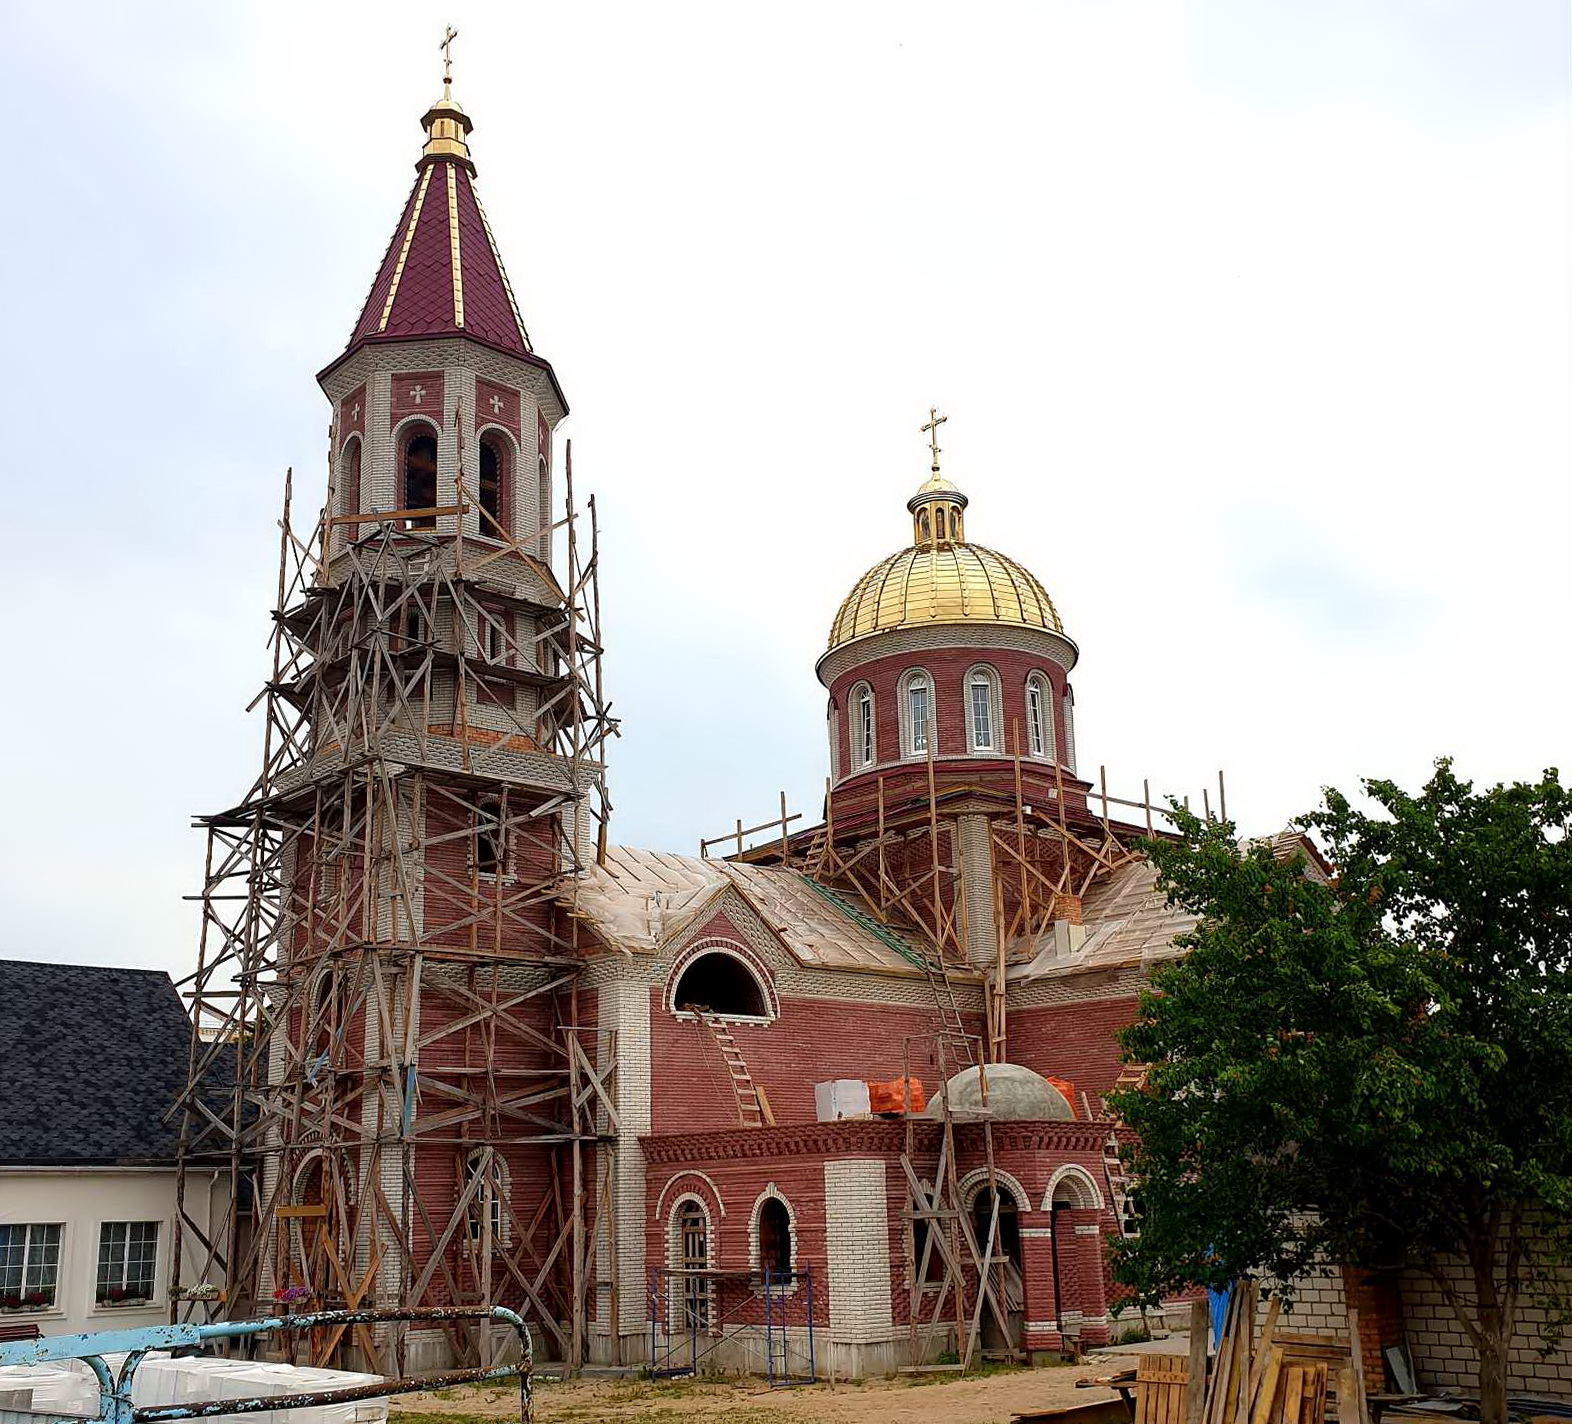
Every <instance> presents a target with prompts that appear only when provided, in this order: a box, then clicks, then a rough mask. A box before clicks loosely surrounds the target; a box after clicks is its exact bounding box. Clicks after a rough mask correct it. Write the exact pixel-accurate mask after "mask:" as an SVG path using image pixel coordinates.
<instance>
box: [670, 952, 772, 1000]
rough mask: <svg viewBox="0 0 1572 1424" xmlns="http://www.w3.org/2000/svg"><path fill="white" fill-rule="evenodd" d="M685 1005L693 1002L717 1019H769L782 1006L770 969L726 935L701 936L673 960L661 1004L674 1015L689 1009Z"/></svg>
mask: <svg viewBox="0 0 1572 1424" xmlns="http://www.w3.org/2000/svg"><path fill="white" fill-rule="evenodd" d="M706 996H707V997H706ZM684 1004H697V1005H699V1006H700V1007H702V1008H706V1009H709V1010H711V1011H712V1012H713V1013H715V1014H718V1015H719V1016H720V1017H722V1018H758V1019H773V1018H776V1017H777V1016H778V1015H779V1014H780V1011H781V1006H780V999H779V997H778V996H777V995H776V993H775V985H774V983H773V981H772V979H771V976H770V971H769V969H768V968H767V967H766V966H765V965H764V964H763V963H762V962H761V961H760V959H759V957H758V956H757V955H756V954H754V953H752V951H750V950H748V949H747V948H745V947H744V946H743V945H741V944H738V943H737V941H736V940H730V939H713V938H712V939H703V940H700V941H699V942H698V943H697V944H692V945H689V946H688V948H687V949H685V950H684V951H683V952H682V953H681V954H680V955H679V956H678V957H677V959H676V961H675V962H674V963H673V964H672V967H671V973H670V975H669V976H668V977H667V980H666V1009H667V1011H668V1012H669V1013H674V1014H678V1013H688V1012H691V1010H689V1009H684V1008H683V1005H684Z"/></svg>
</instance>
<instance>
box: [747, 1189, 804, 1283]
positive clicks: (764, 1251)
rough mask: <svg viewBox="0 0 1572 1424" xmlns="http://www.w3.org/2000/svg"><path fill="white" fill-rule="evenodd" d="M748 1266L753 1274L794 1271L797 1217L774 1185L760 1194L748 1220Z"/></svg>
mask: <svg viewBox="0 0 1572 1424" xmlns="http://www.w3.org/2000/svg"><path fill="white" fill-rule="evenodd" d="M748 1265H749V1266H751V1267H752V1268H753V1269H754V1270H755V1271H764V1270H766V1269H768V1270H772V1271H793V1270H796V1268H797V1213H796V1212H794V1211H793V1210H792V1209H791V1203H790V1202H789V1201H787V1199H786V1196H785V1194H784V1193H783V1192H782V1191H781V1189H780V1188H779V1187H777V1186H776V1185H775V1183H774V1182H771V1183H770V1184H769V1185H768V1186H767V1187H765V1189H764V1190H763V1191H762V1192H760V1193H759V1195H758V1199H757V1200H756V1201H755V1202H754V1203H753V1212H752V1214H751V1215H750V1216H749V1218H748Z"/></svg>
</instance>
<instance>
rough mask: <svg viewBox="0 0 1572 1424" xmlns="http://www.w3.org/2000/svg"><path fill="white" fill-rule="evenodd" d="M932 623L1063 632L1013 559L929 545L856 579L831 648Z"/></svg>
mask: <svg viewBox="0 0 1572 1424" xmlns="http://www.w3.org/2000/svg"><path fill="white" fill-rule="evenodd" d="M938 623H1005V624H1013V625H1015V626H1017V627H1024V628H1045V629H1047V630H1048V631H1049V632H1051V633H1059V634H1063V632H1064V628H1063V625H1061V624H1060V622H1059V614H1058V613H1057V612H1056V611H1055V609H1054V606H1053V600H1052V599H1050V598H1049V597H1048V594H1047V592H1046V591H1045V590H1044V588H1043V586H1042V585H1041V584H1040V583H1038V581H1037V579H1036V578H1035V577H1034V576H1033V575H1032V574H1031V573H1029V572H1028V571H1027V570H1026V569H1023V568H1022V567H1021V566H1020V565H1019V564H1018V563H1016V562H1015V560H1014V559H1007V558H1005V556H1004V555H1003V554H996V553H995V552H994V551H993V550H992V549H985V548H983V547H982V545H981V544H946V545H941V546H934V545H930V546H928V547H927V548H916V547H913V548H909V549H902V550H901V551H900V552H899V553H896V554H891V555H890V557H889V558H887V559H884V560H882V561H880V562H879V563H877V564H875V565H874V566H873V567H872V568H871V569H869V570H868V572H867V573H865V574H864V575H863V576H862V577H861V578H860V579H858V580H857V585H856V587H855V588H853V589H852V591H851V592H850V593H849V594H847V595H846V601H845V602H844V603H842V604H841V607H840V612H839V613H837V614H836V615H835V622H834V623H833V624H832V625H831V628H830V648H831V649H834V648H838V647H840V646H841V644H842V643H849V642H851V640H852V639H853V638H861V637H864V636H866V635H867V634H869V633H883V632H888V631H889V630H890V629H892V628H921V627H925V626H927V625H929V624H938Z"/></svg>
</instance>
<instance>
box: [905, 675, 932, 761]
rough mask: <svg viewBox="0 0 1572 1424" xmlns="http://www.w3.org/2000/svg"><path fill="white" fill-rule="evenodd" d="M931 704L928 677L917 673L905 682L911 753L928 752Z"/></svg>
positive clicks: (921, 753) (923, 754) (922, 754)
mask: <svg viewBox="0 0 1572 1424" xmlns="http://www.w3.org/2000/svg"><path fill="white" fill-rule="evenodd" d="M932 705H933V689H932V688H931V687H930V685H929V683H928V679H927V677H926V676H924V675H923V674H921V673H919V674H918V675H917V676H916V677H914V678H912V679H911V681H910V682H908V683H907V684H906V722H907V726H908V728H909V729H910V730H909V736H910V739H911V742H910V746H911V754H912V755H913V756H926V755H927V754H928V724H929V721H930V716H929V711H930V708H931V707H932Z"/></svg>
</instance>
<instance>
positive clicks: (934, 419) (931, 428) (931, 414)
mask: <svg viewBox="0 0 1572 1424" xmlns="http://www.w3.org/2000/svg"><path fill="white" fill-rule="evenodd" d="M949 418H950V417H949V416H947V415H940V414H939V412H938V411H937V410H935V409H934V407H933V406H929V407H928V423H927V424H926V425H925V426H923V428H922V433H923V434H924V435H926V436H927V437H928V444H929V446H930V447H931V448H932V450H933V472H934V474H938V473H939V427H940V426H941V425H943V424H944V422H945V421H947V420H948V419H949Z"/></svg>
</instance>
